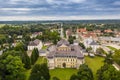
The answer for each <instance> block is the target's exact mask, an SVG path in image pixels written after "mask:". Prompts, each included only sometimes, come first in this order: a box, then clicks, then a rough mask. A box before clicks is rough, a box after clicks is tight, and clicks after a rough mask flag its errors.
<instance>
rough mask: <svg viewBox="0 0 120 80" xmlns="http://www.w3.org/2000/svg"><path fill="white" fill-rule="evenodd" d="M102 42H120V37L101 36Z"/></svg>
mask: <svg viewBox="0 0 120 80" xmlns="http://www.w3.org/2000/svg"><path fill="white" fill-rule="evenodd" d="M99 41H100V42H101V43H102V44H105V43H107V44H120V37H99Z"/></svg>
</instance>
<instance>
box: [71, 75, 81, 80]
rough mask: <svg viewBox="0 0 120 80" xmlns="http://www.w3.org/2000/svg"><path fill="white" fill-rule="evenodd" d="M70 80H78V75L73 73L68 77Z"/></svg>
mask: <svg viewBox="0 0 120 80" xmlns="http://www.w3.org/2000/svg"><path fill="white" fill-rule="evenodd" d="M70 80H79V78H78V76H77V75H75V74H73V75H72V76H71V77H70Z"/></svg>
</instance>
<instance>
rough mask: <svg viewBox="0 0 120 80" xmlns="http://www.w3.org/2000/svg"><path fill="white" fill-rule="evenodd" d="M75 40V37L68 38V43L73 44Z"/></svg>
mask: <svg viewBox="0 0 120 80" xmlns="http://www.w3.org/2000/svg"><path fill="white" fill-rule="evenodd" d="M75 39H76V37H75V36H69V39H68V41H69V43H70V44H73V42H74V40H75Z"/></svg>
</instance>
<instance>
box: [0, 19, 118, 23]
mask: <svg viewBox="0 0 120 80" xmlns="http://www.w3.org/2000/svg"><path fill="white" fill-rule="evenodd" d="M53 22H62V23H75V24H79V23H80V24H83V23H85V24H89V23H97V24H100V23H103V24H105V23H108V24H112V23H120V20H54V21H0V24H32V23H53Z"/></svg>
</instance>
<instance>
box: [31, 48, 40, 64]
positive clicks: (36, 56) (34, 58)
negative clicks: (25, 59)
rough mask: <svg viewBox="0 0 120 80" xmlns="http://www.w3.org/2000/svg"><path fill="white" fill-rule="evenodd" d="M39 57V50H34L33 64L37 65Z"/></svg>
mask: <svg viewBox="0 0 120 80" xmlns="http://www.w3.org/2000/svg"><path fill="white" fill-rule="evenodd" d="M38 57H39V51H38V49H37V48H34V49H33V51H32V55H31V64H35V62H36V61H37V59H38Z"/></svg>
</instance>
